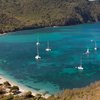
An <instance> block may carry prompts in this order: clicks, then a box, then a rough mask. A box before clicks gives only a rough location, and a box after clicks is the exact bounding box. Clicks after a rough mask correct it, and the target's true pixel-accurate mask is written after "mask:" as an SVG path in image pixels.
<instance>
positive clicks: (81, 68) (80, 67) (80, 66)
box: [77, 58, 84, 70]
mask: <svg viewBox="0 0 100 100" xmlns="http://www.w3.org/2000/svg"><path fill="white" fill-rule="evenodd" d="M77 69H79V70H83V69H84V68H83V67H82V58H81V60H80V65H79V66H78V67H77Z"/></svg>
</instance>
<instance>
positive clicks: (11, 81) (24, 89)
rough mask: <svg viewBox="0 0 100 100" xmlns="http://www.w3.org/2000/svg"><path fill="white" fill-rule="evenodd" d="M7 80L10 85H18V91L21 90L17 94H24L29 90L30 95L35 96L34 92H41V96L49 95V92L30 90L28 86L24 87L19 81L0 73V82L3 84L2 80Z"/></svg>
mask: <svg viewBox="0 0 100 100" xmlns="http://www.w3.org/2000/svg"><path fill="white" fill-rule="evenodd" d="M6 81H8V82H9V83H10V84H11V86H18V87H19V91H20V92H21V93H20V94H18V95H24V94H25V93H26V92H28V91H31V92H32V95H33V96H35V95H36V94H41V95H42V97H44V98H48V97H49V96H50V95H49V94H45V95H43V93H40V92H39V91H36V90H32V89H30V88H28V87H25V86H23V85H22V84H20V83H17V82H14V81H13V80H11V79H8V78H7V77H5V76H3V75H0V84H3V83H4V82H6Z"/></svg>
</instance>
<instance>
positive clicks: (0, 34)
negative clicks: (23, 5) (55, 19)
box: [0, 21, 100, 36]
mask: <svg viewBox="0 0 100 100" xmlns="http://www.w3.org/2000/svg"><path fill="white" fill-rule="evenodd" d="M98 22H100V21H98ZM93 23H97V22H96V21H95V22H88V23H78V24H71V25H54V26H53V25H52V26H41V27H23V28H17V29H15V30H12V31H10V30H8V31H4V32H1V33H0V36H2V35H5V34H7V33H9V32H18V31H23V30H33V29H41V28H47V27H48V28H50V27H52V28H56V27H62V26H76V25H82V24H93Z"/></svg>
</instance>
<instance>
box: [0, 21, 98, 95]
mask: <svg viewBox="0 0 100 100" xmlns="http://www.w3.org/2000/svg"><path fill="white" fill-rule="evenodd" d="M38 36H39V40H40V43H41V44H40V47H39V51H40V56H41V57H42V59H41V60H39V61H36V60H35V58H34V57H35V55H36V45H35V43H36V40H37V37H38ZM91 39H92V40H95V41H96V43H97V47H98V50H97V51H94V43H91V41H90V40H91ZM47 41H49V42H50V47H51V49H52V51H51V52H46V51H45V48H46V46H47ZM87 48H90V55H89V56H86V55H83V53H84V52H85V51H86V49H87ZM82 55H83V56H82ZM81 56H82V58H83V67H84V70H83V71H80V70H78V69H76V68H75V67H76V66H78V65H79V64H80V58H81ZM1 72H3V73H4V74H5V75H8V76H9V77H12V78H13V79H14V80H16V81H17V82H19V83H22V84H24V85H25V86H27V87H29V88H32V89H36V90H38V91H41V92H44V91H48V92H49V93H50V94H52V93H57V92H59V91H60V90H63V89H66V88H79V87H83V86H86V85H88V84H90V83H91V82H94V81H97V80H100V23H99V22H98V23H93V24H83V25H76V26H64V27H56V28H42V29H35V30H25V31H19V32H13V33H9V34H7V35H4V36H0V73H1Z"/></svg>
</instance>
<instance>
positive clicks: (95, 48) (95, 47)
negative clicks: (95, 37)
mask: <svg viewBox="0 0 100 100" xmlns="http://www.w3.org/2000/svg"><path fill="white" fill-rule="evenodd" d="M94 45H95V46H94V50H95V51H96V50H97V44H96V42H95V43H94Z"/></svg>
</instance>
